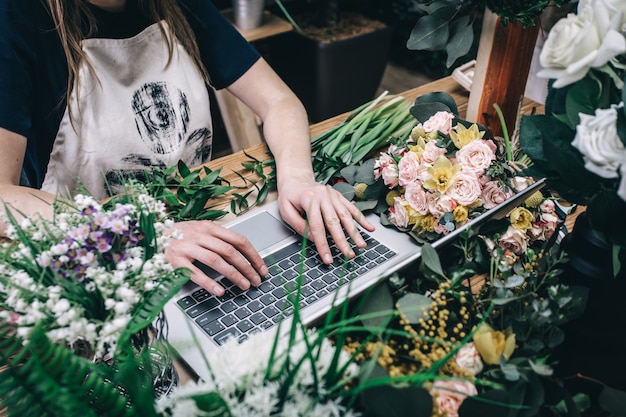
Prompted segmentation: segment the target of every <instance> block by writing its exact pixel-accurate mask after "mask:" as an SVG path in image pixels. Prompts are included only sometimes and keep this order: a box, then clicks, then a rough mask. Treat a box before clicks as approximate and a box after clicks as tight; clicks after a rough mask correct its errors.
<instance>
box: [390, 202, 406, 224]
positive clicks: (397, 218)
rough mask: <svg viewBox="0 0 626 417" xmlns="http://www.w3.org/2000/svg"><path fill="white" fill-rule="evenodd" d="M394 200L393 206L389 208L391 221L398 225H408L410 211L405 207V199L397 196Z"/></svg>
mask: <svg viewBox="0 0 626 417" xmlns="http://www.w3.org/2000/svg"><path fill="white" fill-rule="evenodd" d="M393 202H394V204H393V207H392V208H391V209H390V210H389V221H390V222H391V223H393V224H394V225H396V226H397V227H408V226H409V213H408V212H407V211H406V209H405V208H404V200H403V199H402V198H400V197H395V198H394V199H393Z"/></svg>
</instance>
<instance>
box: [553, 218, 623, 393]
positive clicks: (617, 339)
mask: <svg viewBox="0 0 626 417" xmlns="http://www.w3.org/2000/svg"><path fill="white" fill-rule="evenodd" d="M561 246H562V248H563V250H564V251H565V252H566V253H567V256H568V258H569V262H568V264H567V265H566V267H565V270H564V273H563V281H564V283H565V284H568V285H577V286H582V287H584V288H587V289H588V296H587V302H586V308H585V311H584V313H583V314H582V316H580V317H578V318H576V319H574V320H572V321H570V322H568V323H567V324H566V325H565V326H564V331H565V334H566V337H565V342H564V343H563V344H562V345H561V346H560V347H559V349H557V350H556V352H555V359H556V360H558V361H559V364H558V366H557V368H556V371H557V373H558V374H559V376H561V377H565V378H568V377H571V376H573V375H577V374H582V375H584V376H586V377H589V378H593V379H595V380H598V381H601V382H602V383H604V384H606V385H608V386H611V387H614V388H619V389H622V390H623V389H626V337H625V336H624V331H625V330H626V305H625V303H624V297H625V295H626V274H625V273H624V270H623V269H622V271H621V272H620V273H619V274H618V275H617V276H615V274H614V273H613V262H612V246H611V245H610V244H609V243H608V242H606V241H605V240H604V239H603V238H602V236H601V235H599V234H598V233H596V231H594V230H593V229H592V228H591V226H590V224H589V222H588V220H587V216H586V214H585V213H583V214H581V215H579V217H578V218H577V220H576V223H575V225H574V228H573V230H572V233H570V234H569V235H567V236H566V237H565V238H564V239H563V241H562V243H561Z"/></svg>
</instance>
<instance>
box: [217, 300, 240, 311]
mask: <svg viewBox="0 0 626 417" xmlns="http://www.w3.org/2000/svg"><path fill="white" fill-rule="evenodd" d="M220 308H221V309H222V311H223V312H225V313H230V312H231V311H233V310H235V309H236V308H237V304H235V303H233V302H232V301H230V300H229V301H226V302H224V303H222V305H221V306H220Z"/></svg>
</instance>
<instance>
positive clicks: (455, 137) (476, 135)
mask: <svg viewBox="0 0 626 417" xmlns="http://www.w3.org/2000/svg"><path fill="white" fill-rule="evenodd" d="M484 135H485V132H484V131H482V132H481V131H480V130H478V125H477V124H476V123H474V124H473V125H471V126H470V127H469V128H466V127H465V126H463V125H462V124H460V123H459V124H457V125H456V129H453V130H451V131H450V138H451V139H452V142H453V143H454V146H456V147H457V149H461V148H462V147H463V146H465V145H467V144H468V143H470V142H471V141H473V140H476V139H482V137H483V136H484Z"/></svg>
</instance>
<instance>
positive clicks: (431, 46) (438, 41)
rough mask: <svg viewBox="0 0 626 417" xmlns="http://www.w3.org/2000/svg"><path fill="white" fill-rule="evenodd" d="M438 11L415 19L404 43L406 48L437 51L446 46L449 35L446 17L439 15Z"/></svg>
mask: <svg viewBox="0 0 626 417" xmlns="http://www.w3.org/2000/svg"><path fill="white" fill-rule="evenodd" d="M440 10H441V9H440ZM438 12H439V10H437V11H435V12H433V14H430V15H426V16H424V17H422V18H421V19H419V20H418V21H417V23H416V24H415V26H414V27H413V30H412V31H411V34H410V35H409V40H408V41H407V43H406V47H407V48H408V49H410V50H418V51H419V50H426V51H438V50H441V49H444V48H445V47H446V43H447V42H448V36H449V30H448V19H445V18H442V17H440V16H439V14H438Z"/></svg>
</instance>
